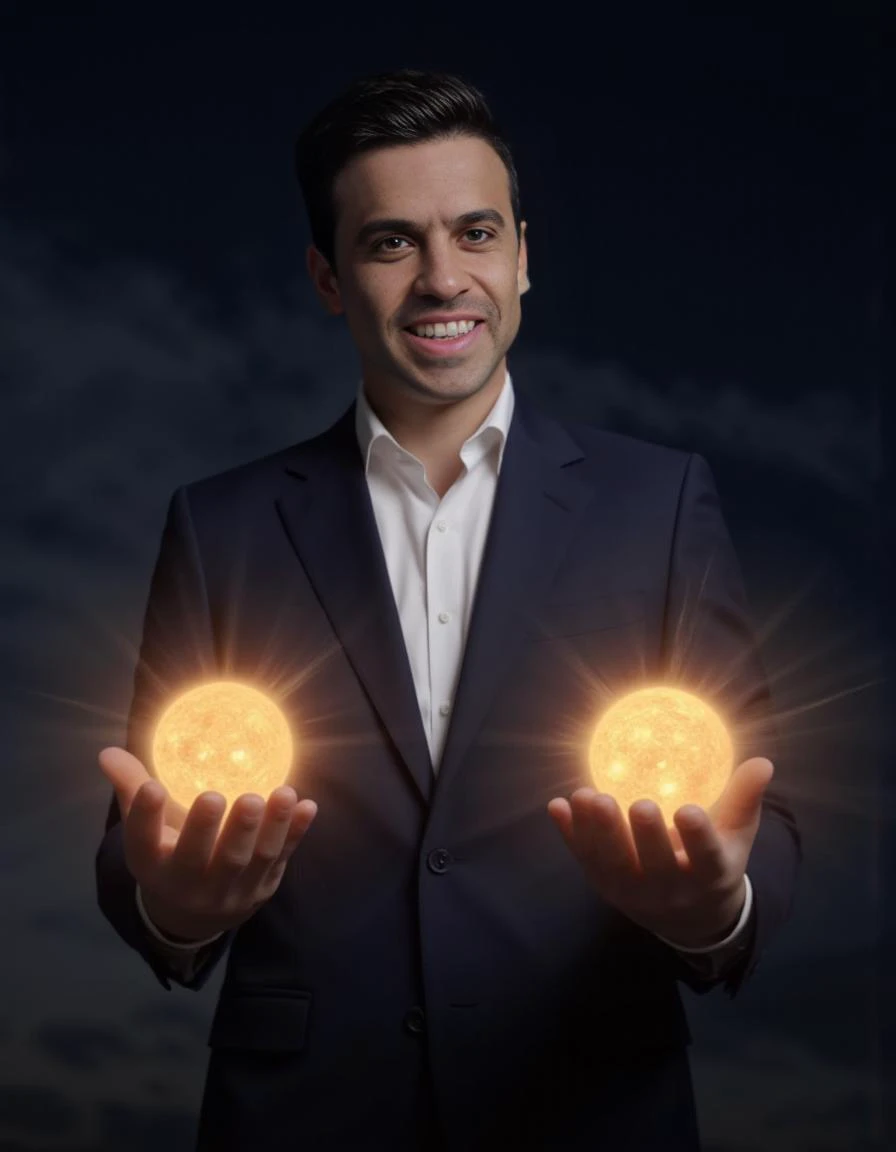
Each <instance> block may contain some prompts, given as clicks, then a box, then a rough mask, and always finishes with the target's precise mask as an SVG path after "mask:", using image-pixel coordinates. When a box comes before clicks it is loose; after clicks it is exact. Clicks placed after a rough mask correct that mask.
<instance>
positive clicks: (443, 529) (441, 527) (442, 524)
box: [436, 520, 448, 532]
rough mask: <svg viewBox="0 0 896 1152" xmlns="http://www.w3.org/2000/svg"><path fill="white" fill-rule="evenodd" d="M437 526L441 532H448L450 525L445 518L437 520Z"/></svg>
mask: <svg viewBox="0 0 896 1152" xmlns="http://www.w3.org/2000/svg"><path fill="white" fill-rule="evenodd" d="M436 528H438V530H439V531H440V532H447V531H448V525H447V523H446V522H445V521H444V520H439V521H437V523H436Z"/></svg>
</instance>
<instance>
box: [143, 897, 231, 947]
mask: <svg viewBox="0 0 896 1152" xmlns="http://www.w3.org/2000/svg"><path fill="white" fill-rule="evenodd" d="M137 910H138V911H139V913H140V918H141V919H142V921H143V923H144V924H145V925H146V927H147V928H148V929H149V931H150V932H151V933H152V934H153V936H155V938H156V939H157V940H161V942H162V943H163V944H164V945H165V947H166V948H176V949H177V950H178V951H179V952H196V951H197V950H198V949H200V948H204V947H205V946H206V944H211V943H212V942H213V941H215V940H218V939H219V938H220V937H221V936H223V935H224V933H223V932H216V933H215V934H214V936H209V937H208V939H206V940H191V941H189V943H187V944H185V943H184V942H183V941H180V940H172V939H171V938H170V937H168V936H165V935H164V933H162V932H160V931H159V929H158V928H157V927H156V926H155V924H153V922H152V920H150V918H149V913H148V912H147V911H146V909H145V908H144V907H143V896H142V894H141V892H140V885H139V884H138V885H137Z"/></svg>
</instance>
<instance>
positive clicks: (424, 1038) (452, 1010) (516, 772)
mask: <svg viewBox="0 0 896 1152" xmlns="http://www.w3.org/2000/svg"><path fill="white" fill-rule="evenodd" d="M516 399H517V403H516V409H515V413H514V417H513V421H512V424H511V428H510V433H509V437H508V441H507V446H506V450H505V456H504V461H503V466H502V471H501V475H500V479H499V483H498V489H497V494H496V498H495V505H494V512H493V518H492V522H491V526H490V530H489V536H488V541H487V545H486V552H485V556H484V559H483V564H482V569H481V575H480V580H479V586H478V590H477V595H476V601H475V605H474V610H473V615H472V620H471V625H470V630H469V635H468V640H467V645H466V651H465V655H464V660H463V666H462V670H461V677H460V683H459V687H458V690H457V693H456V698H455V702H454V711H453V716H452V721H451V727H450V731H449V734H448V738H447V744H446V747H445V751H444V757H443V760H442V763H441V766H440V770H439V773H438V777H437V778H436V777H435V776H434V774H433V771H432V765H431V762H430V757H429V752H428V748H427V743H426V739H425V736H424V732H423V727H422V723H421V718H420V714H419V710H418V706H417V700H416V695H415V691H414V685H413V681H412V677H411V672H410V667H409V664H408V660H407V656H406V653H405V648H404V643H403V639H402V633H401V627H400V623H399V619H398V614H397V611H396V607H395V603H394V599H393V596H392V592H391V588H390V584H389V578H388V573H387V570H386V566H385V561H384V558H383V554H382V549H381V546H380V542H379V537H378V534H377V528H376V523H375V520H374V517H373V512H372V508H371V504H370V500H369V496H368V492H367V487H366V482H365V477H364V473H363V465H362V460H361V456H360V452H359V449H358V445H357V441H356V439H355V432H354V406H352V407H351V408H350V409H349V410H348V411H347V412H346V413H345V415H344V416H343V417H342V418H341V419H340V420H339V421H338V422H337V423H336V424H334V425H333V426H332V427H331V428H329V429H328V430H326V431H325V432H324V433H322V434H321V435H319V436H317V437H315V438H314V439H311V440H309V441H306V442H304V443H302V444H299V445H297V446H294V447H291V448H288V449H286V450H285V451H282V452H279V453H277V454H275V455H273V456H269V457H267V458H265V459H262V460H258V461H254V462H252V463H250V464H247V465H244V466H242V467H239V468H236V469H233V470H231V471H228V472H226V473H224V474H221V475H217V476H214V477H211V478H209V479H205V480H202V481H199V482H197V483H194V484H190V485H188V486H186V487H184V488H180V489H178V490H177V491H176V492H175V494H174V496H173V497H172V500H171V504H170V508H169V512H168V519H167V523H166V526H165V530H164V534H163V539H162V544H161V550H160V554H159V558H158V562H157V565H156V568H155V571H154V574H153V578H152V583H151V589H150V596H149V602H148V607H147V612H146V618H145V626H144V635H143V644H142V649H141V658H140V662H139V665H138V668H137V671H136V678H135V693H134V700H133V705H132V710H131V715H130V720H129V726H128V747H129V749H130V750H131V751H133V752H134V753H135V754H136V755H137V756H139V757H140V758H141V759H142V760H143V762H144V763H145V764H147V766H150V763H151V761H150V758H149V753H148V739H149V734H150V731H151V727H152V723H153V721H154V719H155V718H156V717H157V715H158V712H159V709H160V708H161V707H162V705H163V704H164V703H165V702H166V701H167V700H168V698H169V697H170V696H171V695H172V694H173V693H176V692H177V691H179V690H180V689H182V688H184V687H186V686H188V685H189V684H191V683H193V682H195V681H197V680H202V679H207V678H209V677H216V676H220V677H223V676H237V677H243V678H245V679H247V680H251V681H252V682H254V683H257V684H262V685H264V686H265V687H266V688H267V689H268V690H269V691H271V692H272V693H274V694H275V695H276V696H278V698H279V699H280V701H281V704H282V706H283V707H284V708H285V710H286V712H287V715H288V717H289V719H290V722H291V724H292V726H293V728H294V731H295V733H296V736H297V741H298V755H297V766H296V775H295V780H294V782H295V783H296V785H297V788H298V793H299V796H300V797H302V796H308V797H311V798H312V799H314V800H315V801H316V802H317V804H318V814H317V817H316V819H315V821H314V824H313V825H312V827H311V829H310V831H309V833H308V835H307V837H306V839H305V840H304V841H303V843H302V845H301V846H300V848H299V849H298V851H297V852H296V853H295V854H294V856H293V857H292V859H291V861H290V864H289V866H288V869H287V872H286V874H285V876H284V878H283V881H282V884H281V886H280V888H279V890H278V891H277V893H276V895H275V896H274V898H273V899H272V900H271V901H270V902H269V904H267V905H266V906H265V907H263V908H262V909H261V910H260V911H259V912H258V913H257V914H256V915H255V916H254V917H253V918H252V919H251V920H249V921H248V922H246V923H245V924H244V925H242V926H241V927H240V928H239V929H238V930H237V931H235V932H230V933H227V934H226V936H225V937H223V938H222V939H221V940H220V941H218V942H216V943H215V944H214V945H212V946H211V947H210V948H209V949H208V955H207V960H206V963H205V966H204V967H203V968H202V970H201V971H200V972H199V973H198V974H197V975H196V977H195V978H193V979H192V980H190V981H189V982H188V983H187V985H186V986H187V987H190V988H193V989H199V988H201V987H202V985H203V983H204V982H205V981H206V980H207V978H208V975H209V973H210V972H211V970H212V968H213V967H214V966H215V964H216V963H217V962H218V961H219V960H220V959H221V957H222V956H224V955H225V954H226V972H225V977H224V982H223V987H222V991H221V994H220V998H219V1001H218V1004H217V1008H216V1012H215V1016H214V1021H213V1024H212V1028H211V1034H210V1037H209V1044H210V1048H211V1052H210V1062H209V1069H208V1077H207V1082H206V1088H205V1094H204V1097H203V1104H202V1110H201V1117H200V1125H199V1147H200V1148H208V1149H214V1150H215V1152H226V1150H228V1149H247V1150H248V1149H251V1150H252V1152H257V1150H261V1149H268V1148H271V1149H273V1148H278V1149H279V1148H283V1147H289V1146H294V1147H296V1148H301V1149H308V1150H318V1149H321V1150H322V1149H341V1148H351V1149H357V1150H363V1149H376V1148H388V1149H390V1150H391V1152H411V1150H414V1152H416V1150H418V1149H420V1150H422V1149H429V1148H444V1149H446V1150H450V1152H479V1150H485V1149H488V1150H489V1152H492V1150H494V1149H499V1148H500V1149H516V1148H544V1149H550V1150H551V1152H553V1150H555V1149H570V1150H572V1149H576V1150H581V1152H585V1150H586V1149H587V1150H588V1152H594V1150H595V1149H599V1148H607V1149H612V1150H613V1152H622V1150H625V1149H629V1148H631V1149H632V1150H634V1149H637V1150H638V1152H647V1150H649V1149H653V1148H654V1147H656V1148H663V1149H672V1148H682V1149H685V1148H686V1149H695V1148H697V1147H698V1142H697V1135H696V1126H695V1118H694V1105H693V1097H692V1092H691V1082H690V1074H689V1068H688V1061H687V1045H688V1044H689V1042H690V1033H689V1031H688V1025H687V1020H686V1016H685V1013H684V1010H683V1005H682V1001H681V996H680V993H679V987H678V981H683V982H685V983H686V984H687V985H689V986H690V987H691V988H693V989H695V990H696V991H698V992H703V991H707V990H709V989H710V988H711V987H712V986H713V984H714V983H719V982H724V984H725V986H726V987H727V990H728V991H729V993H730V994H732V995H733V994H735V993H736V992H737V990H738V988H739V987H741V985H742V984H743V981H744V980H745V979H747V977H748V976H749V975H750V973H751V972H752V971H753V969H754V968H755V966H756V964H757V963H758V961H759V958H760V956H761V955H762V952H763V950H764V949H765V948H766V947H767V945H768V943H769V941H770V939H771V938H772V937H773V935H774V934H775V932H776V930H777V929H778V928H779V927H780V925H781V924H782V922H783V921H784V919H785V918H786V916H787V914H788V912H789V908H790V904H791V899H792V892H793V885H794V881H795V874H796V868H797V862H798V859H799V852H800V849H799V836H798V832H797V829H796V827H795V822H794V819H793V816H792V813H791V811H790V809H789V808H788V806H787V805H786V804H785V803H784V801H783V799H782V798H781V796H780V794H779V793H778V792H777V790H776V786H775V781H773V782H772V786H771V787H770V788H769V790H768V793H767V797H766V800H765V802H764V808H763V814H762V819H761V823H760V827H759V832H758V834H757V837H756V840H755V843H754V846H753V850H752V855H751V857H750V860H749V864H748V873H749V875H750V878H751V882H752V884H753V890H754V916H753V918H752V920H751V926H750V931H749V933H748V935H747V937H746V940H745V946H744V948H743V951H742V953H741V955H740V956H739V957H738V958H737V960H736V961H735V962H734V963H733V965H732V966H731V967H730V968H729V970H728V971H727V972H726V973H724V975H723V977H722V978H721V980H718V979H717V980H716V981H710V980H704V979H701V978H700V977H698V976H697V975H696V974H695V973H694V971H693V970H692V969H691V968H690V967H689V966H688V965H687V964H686V963H685V962H684V961H683V960H682V959H681V958H680V957H679V956H678V955H677V954H676V953H675V952H674V950H672V949H671V948H669V947H668V946H666V945H665V944H664V943H663V942H662V941H660V940H659V939H658V938H656V937H654V936H653V935H651V934H650V933H649V932H647V931H645V930H643V929H641V928H639V927H638V926H636V925H634V924H633V923H632V922H631V921H629V920H628V919H627V918H626V917H624V916H622V915H621V914H619V913H618V912H616V911H615V910H614V909H613V908H612V907H609V906H608V905H607V904H606V903H604V902H603V901H602V900H601V899H600V898H599V896H598V895H597V893H596V892H595V891H594V889H593V888H592V887H591V886H590V884H589V883H588V881H587V880H586V878H585V876H584V874H583V872H582V870H581V867H580V865H579V864H578V862H577V861H576V860H575V859H574V857H573V856H572V854H571V853H570V851H569V849H568V848H567V847H566V845H565V843H564V842H563V839H562V837H561V836H560V834H559V832H558V830H557V828H556V827H555V826H554V824H553V821H552V820H551V818H550V816H549V815H548V813H547V810H546V806H547V803H548V801H549V800H550V799H551V798H552V797H554V796H557V795H566V796H568V795H569V794H570V793H572V792H573V791H574V790H575V789H576V788H578V787H580V786H582V785H588V784H590V780H589V779H588V772H587V763H586V758H585V749H586V747H587V741H588V737H589V735H590V732H591V730H592V728H593V726H594V723H595V721H596V719H597V717H598V715H599V714H600V712H601V710H602V708H603V707H604V706H605V704H606V703H607V702H608V701H609V700H610V699H612V698H613V696H615V695H616V694H617V693H618V692H622V691H625V690H626V689H627V688H632V687H636V686H639V685H641V684H644V683H645V682H648V683H651V682H658V681H666V682H674V683H677V684H680V685H682V686H683V687H690V688H693V689H697V690H699V691H700V692H701V693H703V694H704V695H705V696H708V697H709V698H711V699H714V700H715V701H716V703H717V704H718V706H719V707H720V708H721V709H722V711H723V712H724V714H725V715H726V717H727V718H728V719H729V722H730V723H731V724H732V725H733V727H734V730H735V738H736V741H737V758H738V760H743V759H745V758H747V757H748V756H751V755H763V756H769V757H770V758H771V759H772V760H774V761H776V765H777V766H778V768H779V770H780V764H779V763H778V753H777V745H776V743H775V731H774V725H773V723H772V722H771V718H770V711H771V705H770V700H769V693H768V689H767V685H766V680H765V676H764V673H763V669H762V666H761V662H760V659H759V657H758V654H757V651H756V647H755V644H754V640H753V635H752V632H751V628H750V624H749V622H748V617H747V609H746V605H745V597H744V590H743V586H742V580H741V576H740V574H739V570H738V565H737V561H736V559H735V556H734V553H733V550H732V546H731V543H730V539H729V536H728V533H727V531H726V528H725V525H724V522H723V518H722V515H721V512H720V509H719V503H718V499H717V494H716V489H715V486H714V483H713V480H712V476H711V473H710V470H709V468H708V466H707V464H706V462H705V461H704V460H703V459H702V458H701V457H700V456H699V455H694V454H688V453H685V452H681V451H678V450H674V449H671V448H665V447H661V446H658V445H654V444H650V443H646V442H642V441H639V440H636V439H633V438H629V437H626V436H621V435H618V434H613V433H608V432H605V431H601V430H598V429H596V428H592V427H588V426H584V425H574V424H566V423H560V422H558V421H555V420H553V419H549V418H547V417H546V416H544V415H543V414H540V413H539V412H538V411H537V410H536V409H535V408H534V407H533V406H532V405H531V404H530V402H529V401H528V400H527V399H526V397H525V396H524V395H523V394H522V393H521V392H520V390H519V389H517V397H516ZM121 830H122V825H121V822H120V814H119V811H118V805H117V801H116V800H115V798H114V796H113V799H112V802H111V805H110V809H109V816H108V821H107V825H106V832H105V835H104V838H103V840H102V843H101V846H100V848H99V852H98V854H97V861H96V868H97V885H98V898H99V903H100V907H101V908H102V911H103V913H104V914H105V915H106V917H107V918H108V919H109V921H110V922H111V923H112V925H113V926H114V928H115V929H116V931H117V932H118V933H119V934H120V935H121V936H122V937H123V938H124V939H125V940H126V941H127V942H128V943H129V944H130V945H131V946H132V947H134V948H135V949H137V950H138V951H139V952H140V954H141V955H142V956H143V957H144V958H145V959H146V961H147V963H148V964H149V965H150V967H151V968H152V969H153V971H154V972H155V974H156V976H157V977H158V979H159V980H160V982H161V983H162V984H163V985H164V986H165V987H166V988H169V989H170V987H171V980H172V979H173V977H172V975H171V973H170V971H169V970H168V969H167V968H166V965H165V962H164V961H163V960H162V959H161V958H160V955H159V953H158V952H157V950H156V949H155V946H154V943H153V939H152V937H151V935H150V934H149V933H148V932H147V931H146V929H145V926H144V925H143V923H142V921H141V920H140V918H139V916H138V913H137V910H136V907H135V902H134V880H133V878H132V877H131V875H130V874H129V872H128V870H127V867H126V865H125V861H124V855H123V848H122V838H121ZM291 1142H294V1143H293V1144H292V1145H291Z"/></svg>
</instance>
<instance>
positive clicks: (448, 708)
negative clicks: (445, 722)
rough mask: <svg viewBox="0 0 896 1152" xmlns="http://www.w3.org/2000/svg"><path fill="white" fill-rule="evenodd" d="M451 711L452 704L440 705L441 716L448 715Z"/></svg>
mask: <svg viewBox="0 0 896 1152" xmlns="http://www.w3.org/2000/svg"><path fill="white" fill-rule="evenodd" d="M450 711H451V705H450V704H442V705H440V706H439V715H440V716H447V715H448V713H449V712H450Z"/></svg>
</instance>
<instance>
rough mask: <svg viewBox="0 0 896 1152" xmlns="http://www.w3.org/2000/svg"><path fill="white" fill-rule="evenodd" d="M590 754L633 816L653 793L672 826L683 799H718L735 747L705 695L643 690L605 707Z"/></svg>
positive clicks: (604, 787) (600, 781)
mask: <svg viewBox="0 0 896 1152" xmlns="http://www.w3.org/2000/svg"><path fill="white" fill-rule="evenodd" d="M588 760H589V766H590V768H591V777H592V779H593V781H594V786H595V788H597V790H598V791H599V792H606V793H609V794H610V795H611V796H613V797H615V799H616V801H617V803H618V804H619V807H620V808H621V809H622V811H623V813H625V814H626V816H627V815H628V809H629V807H630V806H631V805H632V804H634V803H635V801H636V800H645V799H649V800H653V801H654V802H655V803H656V804H657V805H658V806H659V808H660V810H661V811H662V813H663V819H664V820H665V821H666V824H667V825H668V826H669V827H671V826H672V824H673V821H672V815H673V813H674V812H676V811H677V810H678V809H679V808H680V807H681V806H682V804H699V805H700V807H701V808H704V809H707V808H709V807H710V806H711V805H712V804H714V803H715V802H716V800H718V798H719V796H720V795H721V793H722V791H723V790H724V788H725V785H726V784H727V782H728V778H729V776H730V775H731V772H732V769H733V767H734V749H733V746H732V742H731V737H730V736H729V734H728V730H727V728H726V727H725V724H724V722H723V721H722V719H721V717H720V716H719V715H718V713H716V712H715V711H714V710H713V709H712V708H710V706H709V705H708V704H706V703H704V701H702V700H701V699H700V698H699V696H694V695H692V694H691V693H689V692H684V691H682V690H681V689H679V688H668V687H662V688H642V689H638V690H637V691H635V692H630V693H629V694H628V695H626V696H623V697H622V698H621V699H620V700H617V701H616V702H615V703H614V704H612V705H611V706H610V708H609V709H608V710H607V711H606V712H605V713H604V715H603V716H602V717H601V719H600V721H599V723H598V725H597V728H596V729H595V732H594V736H593V737H592V740H591V747H590V749H589V754H588Z"/></svg>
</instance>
